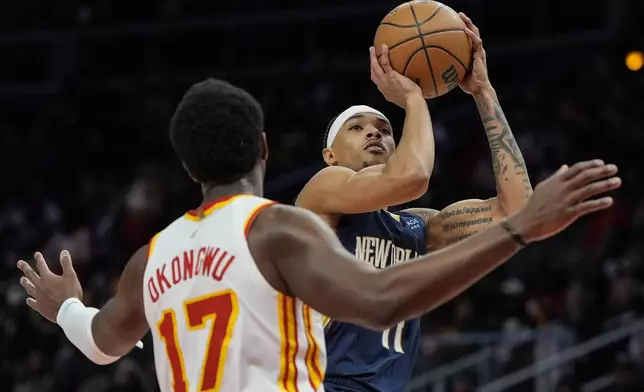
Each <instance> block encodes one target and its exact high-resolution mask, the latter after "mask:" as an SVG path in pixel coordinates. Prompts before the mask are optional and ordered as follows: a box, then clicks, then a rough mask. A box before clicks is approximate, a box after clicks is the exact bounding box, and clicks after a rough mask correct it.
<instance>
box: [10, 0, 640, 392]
mask: <svg viewBox="0 0 644 392" xmlns="http://www.w3.org/2000/svg"><path fill="white" fill-rule="evenodd" d="M32 3H33V4H35V3H38V4H40V3H41V2H39V1H37V0H30V1H21V2H4V3H2V6H3V7H4V8H2V12H0V15H2V18H4V19H7V18H8V19H7V20H9V21H10V20H11V17H10V15H14V16H15V15H20V12H27V10H29V12H32V13H33V9H34V8H33V7H32V8H30V4H32ZM136 3H137V4H135V3H131V2H130V3H129V4H128V12H133V13H135V11H136V9H137V7H139V6H140V7H142V8H145V7H148V6H150V7H151V4H147V3H150V2H145V1H142V2H140V4H139V2H136ZM153 3H155V5H154V9H158V10H159V13H163V12H168V13H170V14H172V12H179V10H180V11H181V12H188V11H189V10H190V7H187V6H186V5H185V4H187V3H183V2H178V1H173V0H167V1H164V2H153ZM283 3H284V4H287V3H288V2H286V1H285V2H283ZM84 4H85V5H86V6H87V7H89V8H90V10H89V11H83V8H82V7H80V6H79V3H78V2H75V1H71V0H69V1H62V2H57V3H56V10H58V11H60V12H61V13H63V14H64V15H67V16H69V15H72V13H70V12H67V11H69V10H72V9H73V10H76V14H74V15H76V17H81V16H83V15H84V14H83V12H85V13H86V14H87V12H89V14H90V15H91V16H92V17H93V18H99V17H100V15H101V12H105V13H106V15H107V14H109V12H108V10H111V9H112V8H113V7H116V5H115V4H118V2H111V1H93V2H86V3H84ZM160 4H162V5H160ZM195 4H197V3H195ZM219 4H223V3H220V2H218V3H217V7H224V6H223V5H219ZM273 5H274V4H273V2H271V7H273ZM66 7H67V8H66ZM186 7H187V8H186ZM195 7H197V6H195ZM213 7H214V6H213ZM266 7H268V2H266ZM65 10H67V11H65ZM101 10H103V11H101ZM173 10H174V11H173ZM45 11H46V10H42V12H43V15H45V14H46V17H47V20H51V18H50V16H51V15H49V14H47V12H45ZM148 11H149V9H148ZM65 12H66V13H65ZM110 12H112V11H110ZM195 12H197V11H195ZM79 15H80V16H79ZM146 15H147V14H146ZM159 15H160V14H159ZM159 15H155V16H154V17H158V16H159ZM85 17H87V16H85ZM43 18H45V16H43ZM14 20H15V19H14ZM60 20H65V19H64V18H62V19H60ZM3 23H4V22H3ZM8 23H10V22H8ZM38 23H40V22H39V21H38V20H34V25H38ZM54 25H55V24H54ZM8 26H10V24H9V25H8ZM365 53H366V51H365ZM550 55H551V56H553V57H554V56H557V58H558V59H560V60H561V59H563V58H564V57H563V56H561V57H559V55H558V54H557V55H554V54H550ZM613 60H614V58H613V57H612V53H611V52H610V51H608V52H606V51H601V50H600V48H593V49H592V50H588V49H583V50H581V51H580V52H577V53H575V54H574V55H572V56H571V58H569V59H566V60H565V61H563V60H562V61H559V62H556V64H555V63H553V62H551V61H548V59H540V60H535V59H529V60H526V61H527V62H528V63H531V64H532V65H533V68H525V69H524V70H528V71H529V77H525V73H523V76H521V77H518V76H517V75H521V74H522V73H521V72H516V69H517V68H516V67H515V68H512V67H510V68H511V69H510V70H509V71H508V70H507V69H504V68H503V64H501V63H498V68H495V60H494V57H493V53H491V57H490V64H491V65H490V67H491V71H490V72H491V76H492V80H493V82H494V83H495V87H496V88H497V92H498V93H499V96H500V99H501V104H502V107H503V109H504V110H505V113H506V116H507V118H508V120H509V123H510V125H511V127H512V129H513V131H514V134H515V136H516V137H517V141H518V144H519V146H520V148H521V149H522V151H523V154H524V156H525V159H526V162H527V167H528V171H529V173H530V177H531V179H532V183H533V185H536V184H537V183H538V182H539V181H540V180H542V179H544V178H545V177H546V176H547V175H549V174H550V173H552V172H553V171H554V170H556V168H558V167H559V166H560V165H561V164H564V163H571V162H574V161H576V160H581V159H588V158H602V159H604V160H606V161H610V162H614V163H616V164H617V165H618V166H619V167H620V175H621V176H622V178H623V180H624V186H623V189H621V190H620V191H618V192H616V194H615V195H614V196H615V198H616V205H615V207H614V208H612V209H611V210H609V211H606V212H603V213H601V214H597V215H594V216H592V217H588V218H585V219H583V220H582V221H581V222H579V223H577V224H575V225H574V226H573V227H572V228H571V229H570V230H568V231H566V232H565V233H563V234H561V235H559V236H557V237H556V238H554V239H551V240H549V241H546V242H545V243H540V244H535V245H532V246H530V247H529V248H528V249H526V250H524V251H522V252H521V253H520V254H518V255H517V256H515V257H514V258H513V259H512V260H511V261H509V262H508V263H507V265H505V266H504V267H502V268H500V269H499V270H497V271H495V272H494V273H492V274H491V275H490V276H489V277H487V278H485V279H484V280H483V281H481V282H480V283H478V284H477V285H476V286H474V287H473V288H472V289H470V290H468V291H467V292H466V293H464V294H463V295H461V296H460V297H458V298H457V299H455V300H453V301H452V302H451V303H449V304H447V305H445V306H443V307H441V308H440V309H438V310H436V311H435V312H432V313H431V314H430V315H427V316H425V318H424V341H423V347H422V348H423V349H422V353H421V358H419V365H418V369H417V370H418V372H423V371H427V370H430V369H433V368H436V367H437V366H439V365H441V364H444V363H448V362H449V361H452V360H455V359H457V358H460V357H462V356H463V355H466V354H468V353H472V352H475V351H476V350H479V349H481V348H483V346H481V345H469V346H455V345H442V344H437V343H436V341H435V339H434V336H436V334H438V333H444V332H473V331H506V332H517V331H522V330H528V329H535V328H538V327H544V326H551V327H553V326H556V329H557V331H559V333H557V335H556V336H557V339H551V340H549V342H550V343H551V346H552V347H551V353H554V352H558V351H561V350H563V349H565V348H568V347H572V346H574V345H575V344H578V343H581V342H583V341H585V340H587V339H589V338H592V337H594V336H597V335H599V334H602V333H605V332H607V331H611V330H614V329H615V328H618V327H620V326H624V325H628V324H629V323H632V322H634V321H636V320H639V319H641V318H642V317H644V297H643V295H644V291H643V286H642V283H643V282H644V243H643V242H642V241H641V239H642V238H644V197H643V195H644V182H642V181H641V180H640V179H641V178H643V175H644V165H642V163H641V159H640V156H641V151H642V150H643V149H644V133H643V132H642V129H643V128H644V101H642V100H641V99H638V93H639V92H641V91H642V89H643V88H644V77H643V75H644V74H629V73H626V72H623V69H622V67H623V65H622V64H621V63H620V62H619V61H613ZM517 61H519V60H517ZM505 67H506V68H507V67H508V66H507V65H506V66H505ZM512 71H515V72H514V76H513V72H512ZM528 71H526V72H528ZM366 75H367V73H366V72H357V71H348V72H345V73H335V74H333V75H329V74H325V73H324V72H318V73H310V74H306V75H299V76H298V79H297V82H294V81H293V80H292V77H291V76H290V75H288V74H285V75H277V76H275V77H272V78H270V79H269V78H259V77H258V78H256V79H244V80H234V79H233V80H231V81H232V82H234V83H237V84H239V85H240V86H242V87H244V88H247V89H248V90H249V91H250V92H251V93H253V94H254V95H255V96H256V97H257V98H258V99H259V100H260V102H261V103H262V105H263V107H264V109H265V112H266V132H267V135H268V138H269V145H270V147H271V157H270V163H269V173H268V187H267V189H268V194H267V196H268V197H271V198H275V199H277V200H279V201H281V202H285V203H290V202H292V200H293V199H294V197H295V196H296V195H297V192H298V191H299V189H300V188H301V186H302V185H303V184H304V183H305V182H306V180H307V179H308V177H309V176H310V175H311V174H312V173H314V172H315V170H316V169H318V168H319V167H321V165H322V161H321V157H320V150H321V146H322V135H323V133H324V129H325V127H326V124H327V122H328V121H329V120H330V119H331V118H332V117H333V116H334V115H335V114H337V112H339V111H341V110H343V109H344V108H345V107H346V106H348V105H351V104H357V103H364V104H368V105H372V106H374V107H377V108H381V109H382V110H383V111H384V112H385V114H387V116H388V117H390V118H391V119H392V121H393V123H394V128H395V129H398V130H399V129H400V128H401V125H402V120H403V118H404V113H403V112H402V111H401V110H400V109H398V108H395V107H393V106H392V105H390V104H388V103H386V102H384V101H383V99H382V98H381V97H380V95H379V93H378V91H377V90H376V89H375V88H374V87H373V86H372V85H371V83H370V81H369V80H368V76H366ZM214 76H216V75H214ZM194 81H195V82H196V81H197V79H195V80H194ZM187 87H188V85H187V84H186V85H165V86H157V87H152V86H148V87H146V88H143V89H139V90H127V91H125V90H124V91H120V90H118V89H108V90H106V91H101V92H100V93H97V92H96V91H95V90H87V89H84V88H83V86H82V85H77V84H70V85H66V86H65V88H64V89H63V91H62V92H61V93H59V94H56V95H45V96H23V97H15V98H14V97H12V98H10V99H9V98H2V99H1V102H2V116H0V167H1V168H2V169H0V180H1V184H2V185H3V191H2V192H1V193H0V293H1V294H3V295H2V297H0V385H1V386H2V387H0V388H1V389H2V390H5V391H7V392H31V391H39V392H47V391H55V392H63V391H65V392H67V391H69V392H77V391H78V392H83V391H91V392H103V391H105V392H108V391H123V392H128V391H137V392H139V391H140V392H148V391H155V390H157V386H156V379H155V376H154V369H153V362H152V353H151V344H150V341H149V338H147V339H148V340H146V343H147V345H146V348H145V350H136V351H135V352H133V353H131V354H130V355H128V356H127V357H125V358H123V359H122V360H121V361H119V362H118V363H116V364H114V365H110V366H107V367H98V366H95V365H93V364H92V363H90V362H89V361H88V360H86V359H85V358H84V357H83V356H82V354H80V353H79V352H78V351H77V350H76V349H75V348H74V347H73V346H70V345H69V344H68V343H67V341H66V338H65V337H64V335H63V334H62V332H61V331H60V329H59V328H58V327H57V326H55V325H52V324H50V323H48V322H46V321H45V320H43V319H41V318H40V317H39V316H38V315H37V314H35V313H34V312H33V311H30V310H29V308H28V307H27V306H26V305H25V303H24V299H25V297H24V294H23V292H22V290H21V288H20V286H19V284H18V276H19V274H18V273H17V269H16V267H15V263H16V261H17V260H18V259H20V258H26V259H31V257H32V256H31V255H32V253H33V252H34V251H35V250H42V251H43V253H44V254H45V257H46V258H47V259H48V260H49V261H50V264H52V265H54V266H55V265H56V262H57V258H58V253H59V252H60V250H62V249H68V250H69V251H70V252H71V254H72V256H73V259H74V263H75V267H76V268H77V271H78V274H79V276H80V278H81V281H82V282H83V285H84V289H85V302H86V304H88V305H93V306H100V305H101V304H103V303H104V302H105V301H106V299H107V298H109V296H110V295H111V293H113V290H114V287H115V285H116V282H117V279H118V276H119V274H120V272H121V270H122V268H123V266H124V264H125V263H126V261H127V259H128V257H129V256H130V254H131V253H132V252H133V251H135V250H136V249H138V248H139V247H140V246H142V245H143V244H145V243H147V242H148V241H149V239H150V237H151V236H152V235H153V234H154V233H156V232H157V231H158V230H160V229H162V228H163V227H164V226H165V225H166V224H168V223H169V222H170V221H171V220H172V219H174V218H175V217H176V216H178V215H179V214H181V213H183V212H184V211H185V210H187V209H189V208H192V207H195V206H196V205H198V203H199V198H200V195H199V189H198V187H196V186H195V185H194V184H192V183H191V182H190V181H189V179H188V178H187V176H185V175H184V174H183V171H182V168H181V165H180V163H179V162H177V161H176V159H174V157H173V156H172V152H171V149H170V146H169V143H168V141H167V137H166V130H167V124H168V120H169V118H170V116H171V115H172V111H173V109H174V106H175V105H176V103H177V102H178V100H179V99H180V96H181V94H182V91H183V90H185V89H186V88H187ZM430 108H431V113H432V118H433V121H434V131H435V135H436V143H437V159H436V168H435V171H434V173H433V177H432V180H431V184H430V189H429V192H428V193H427V194H426V195H425V196H423V197H422V198H421V199H420V200H417V201H415V202H413V203H411V205H414V206H429V207H431V208H437V209H439V208H442V207H444V206H446V205H448V204H450V203H452V202H454V201H458V200H462V199H467V198H485V197H491V196H494V193H495V188H494V180H493V176H492V170H491V169H492V167H491V160H490V156H489V149H488V147H487V143H486V139H485V137H484V132H483V127H482V125H481V124H480V120H479V118H478V115H477V113H476V108H475V105H474V103H473V102H471V99H469V98H468V97H466V96H465V94H463V93H462V92H460V91H455V92H452V93H450V94H448V96H446V97H442V98H440V99H437V100H434V101H431V102H430ZM500 343H501V345H500V346H499V347H497V348H496V349H495V350H494V352H493V355H492V356H491V358H490V361H489V364H488V365H489V367H488V375H487V376H488V377H492V378H494V377H498V376H501V375H503V374H508V373H510V372H512V371H514V370H516V369H519V368H522V367H524V366H527V365H529V364H530V363H532V362H533V361H534V359H535V357H534V351H535V350H534V347H533V345H532V343H530V344H523V345H513V344H509V343H505V344H504V343H503V342H500ZM611 372H613V373H614V374H615V375H616V377H617V378H616V380H617V384H616V385H617V386H616V387H615V388H616V389H615V390H640V391H641V390H644V379H643V376H642V375H643V374H644V335H637V336H634V337H629V338H628V339H623V340H620V341H619V342H617V343H615V344H613V345H610V346H608V347H606V348H604V349H602V350H600V351H598V352H595V353H593V354H591V355H590V356H588V357H587V358H585V359H584V360H583V361H577V362H576V363H573V364H572V366H565V367H562V368H560V369H557V372H556V374H554V373H553V375H552V377H554V378H555V384H557V385H558V387H559V389H558V391H575V390H577V389H578V388H579V386H580V385H582V384H583V383H584V382H587V381H591V380H593V379H594V378H596V377H598V376H601V375H603V374H606V373H611ZM474 373H475V372H474ZM480 382H481V379H480V377H479V375H478V374H473V372H464V373H462V374H458V375H456V376H455V377H452V378H451V379H450V385H449V389H448V390H450V391H455V392H456V391H458V392H466V391H473V390H474V389H473V388H475V386H476V385H477V383H480ZM629 388H630V389H629ZM517 390H522V391H525V390H527V389H526V384H523V385H521V386H519V387H518V389H517Z"/></svg>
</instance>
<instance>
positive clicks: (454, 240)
mask: <svg viewBox="0 0 644 392" xmlns="http://www.w3.org/2000/svg"><path fill="white" fill-rule="evenodd" d="M476 233H478V231H477V230H474V231H468V232H466V233H463V234H461V235H458V236H454V237H447V240H445V243H446V244H447V245H452V244H455V243H457V242H459V241H462V240H464V239H466V238H467V237H471V236H473V235H474V234H476Z"/></svg>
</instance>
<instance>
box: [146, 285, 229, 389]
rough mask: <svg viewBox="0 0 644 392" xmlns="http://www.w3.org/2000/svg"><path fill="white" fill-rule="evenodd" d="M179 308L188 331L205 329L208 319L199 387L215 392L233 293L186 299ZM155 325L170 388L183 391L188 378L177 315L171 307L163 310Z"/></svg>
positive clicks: (219, 385) (227, 330) (226, 343)
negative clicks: (169, 370)
mask: <svg viewBox="0 0 644 392" xmlns="http://www.w3.org/2000/svg"><path fill="white" fill-rule="evenodd" d="M183 308H184V310H185V314H186V320H185V322H186V323H187V324H188V330H190V331H195V330H199V329H202V328H205V327H206V322H207V321H208V320H212V325H211V327H210V328H211V331H210V337H209V339H208V347H207V348H206V357H205V358H204V359H203V363H202V365H201V369H202V371H201V385H200V388H199V390H200V391H212V392H217V391H219V389H220V388H221V376H222V374H221V373H222V370H223V364H224V363H225V362H226V354H227V351H228V343H229V342H230V338H231V336H232V332H233V327H234V326H235V320H236V319H237V313H238V307H237V296H236V295H235V293H233V292H232V291H231V290H225V291H220V292H217V293H213V294H208V295H205V296H203V297H199V298H195V299H191V300H188V301H186V302H184V303H183ZM157 327H158V329H159V335H161V339H163V341H164V343H165V349H166V354H167V355H168V361H169V362H170V369H171V371H172V389H173V390H174V392H186V391H187V390H188V380H187V379H186V369H185V363H184V361H183V352H182V351H181V347H179V342H178V339H177V316H176V314H175V312H174V310H173V309H167V310H165V311H164V312H163V315H162V316H161V320H160V321H159V323H158V324H157Z"/></svg>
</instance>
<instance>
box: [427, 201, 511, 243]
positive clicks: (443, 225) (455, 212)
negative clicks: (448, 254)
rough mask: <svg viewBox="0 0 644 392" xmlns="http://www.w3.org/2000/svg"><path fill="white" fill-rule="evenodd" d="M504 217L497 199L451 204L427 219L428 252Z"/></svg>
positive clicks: (478, 230) (474, 232)
mask: <svg viewBox="0 0 644 392" xmlns="http://www.w3.org/2000/svg"><path fill="white" fill-rule="evenodd" d="M504 217H505V214H504V212H503V210H502V209H501V207H500V206H499V203H498V200H497V199H496V198H492V199H488V200H477V199H470V200H463V201H459V202H456V203H454V204H451V205H449V206H447V207H445V208H444V209H443V210H441V211H439V212H438V213H437V214H435V215H434V216H432V217H431V219H429V220H428V222H427V224H428V230H427V246H428V250H437V249H440V248H444V247H446V246H448V245H451V244H455V243H457V242H459V241H461V240H464V239H465V238H467V237H470V236H472V235H474V234H476V233H478V232H480V231H483V230H486V229H487V228H488V227H489V226H491V225H492V224H494V223H497V222H498V221H499V220H501V219H503V218H504Z"/></svg>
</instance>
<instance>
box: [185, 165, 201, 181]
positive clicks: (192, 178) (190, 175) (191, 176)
mask: <svg viewBox="0 0 644 392" xmlns="http://www.w3.org/2000/svg"><path fill="white" fill-rule="evenodd" d="M181 166H183V169H184V170H185V171H186V173H188V176H189V177H190V179H191V180H192V181H194V182H196V183H197V184H198V183H199V181H198V180H197V179H196V178H194V177H193V175H192V173H190V170H188V167H187V166H186V164H185V162H183V161H181Z"/></svg>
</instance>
